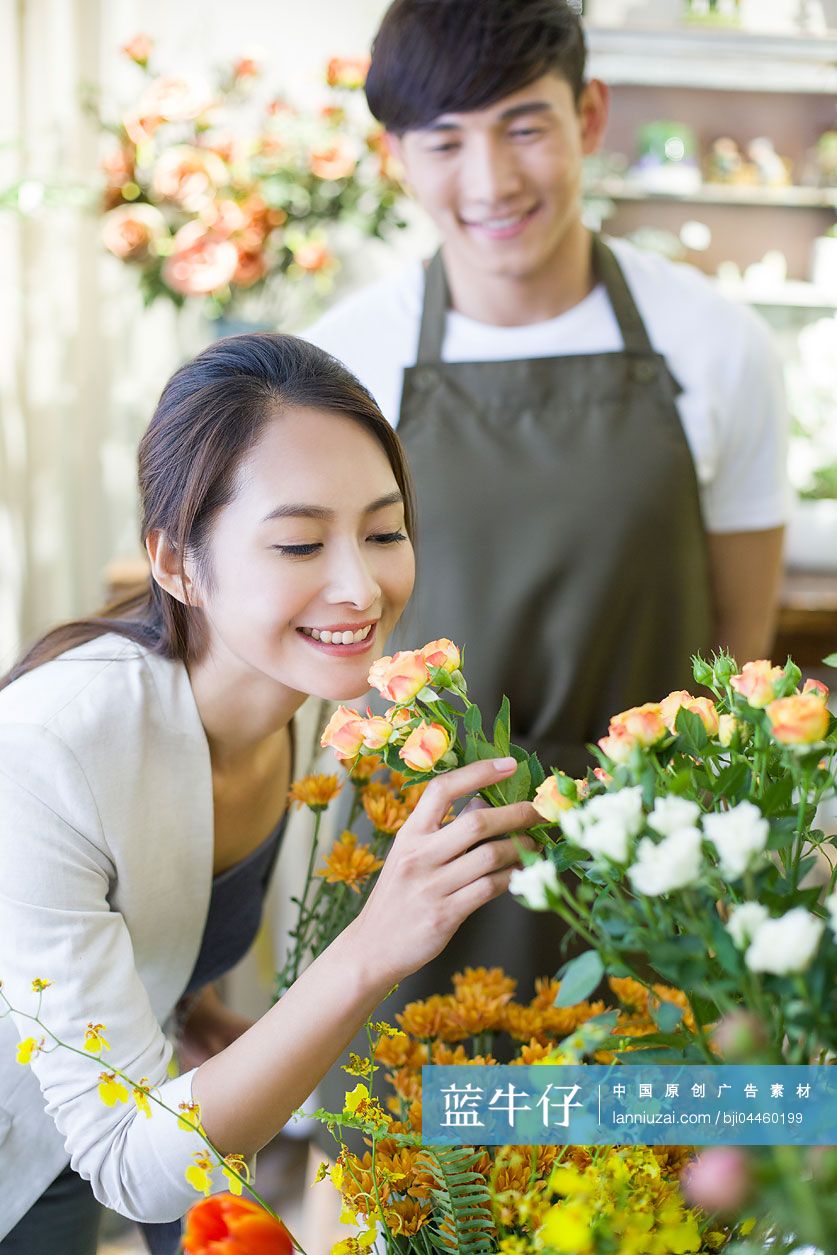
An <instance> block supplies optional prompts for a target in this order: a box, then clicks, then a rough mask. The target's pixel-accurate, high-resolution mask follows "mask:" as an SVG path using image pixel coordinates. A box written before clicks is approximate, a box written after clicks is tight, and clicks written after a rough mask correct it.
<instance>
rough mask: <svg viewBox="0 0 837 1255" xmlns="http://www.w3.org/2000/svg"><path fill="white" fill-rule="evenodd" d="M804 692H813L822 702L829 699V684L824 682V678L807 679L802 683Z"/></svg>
mask: <svg viewBox="0 0 837 1255" xmlns="http://www.w3.org/2000/svg"><path fill="white" fill-rule="evenodd" d="M802 692H803V693H813V694H814V696H815V697H818V698H819V699H820V701H822V702H827V701H828V685H827V684H823V682H822V680H811V679H808V680H806V681H805V683H804V684H803V685H802Z"/></svg>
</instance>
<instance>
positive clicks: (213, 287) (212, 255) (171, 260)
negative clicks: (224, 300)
mask: <svg viewBox="0 0 837 1255" xmlns="http://www.w3.org/2000/svg"><path fill="white" fill-rule="evenodd" d="M237 268H238V249H237V248H236V246H235V245H234V244H233V243H231V242H230V240H218V239H216V238H215V236H214V235H212V233H211V232H209V231H207V229H206V227H204V226H203V224H202V223H200V222H187V223H186V225H185V227H181V228H180V230H179V231H178V232H177V234H176V235H175V237H174V251H173V252H172V254H171V256H169V257H167V258H166V260H165V264H164V265H163V279H164V280H165V282H166V283H167V284H168V285H169V287H170V288H171V289H172V291H174V292H182V293H183V295H184V296H206V294H207V293H208V292H216V291H217V290H218V289H219V288H223V287H225V286H226V284H228V283H229V282H230V281H231V279H232V277H233V275H234V274H235V272H236V270H237Z"/></svg>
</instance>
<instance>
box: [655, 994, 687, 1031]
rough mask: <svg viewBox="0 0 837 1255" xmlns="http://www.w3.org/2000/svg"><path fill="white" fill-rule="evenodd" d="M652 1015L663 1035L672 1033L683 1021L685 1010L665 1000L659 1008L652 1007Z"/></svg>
mask: <svg viewBox="0 0 837 1255" xmlns="http://www.w3.org/2000/svg"><path fill="white" fill-rule="evenodd" d="M651 1015H652V1016H653V1019H654V1023H655V1024H656V1025H657V1028H658V1029H659V1030H660V1032H661V1033H672V1032H674V1030H675V1029H676V1028H677V1025H678V1024H679V1023H680V1021H681V1020H682V1019H683V1008H682V1007H678V1005H677V1003H676V1002H669V1001H668V999H667V998H663V999H662V1001H661V1002H660V1005H659V1006H658V1007H656V1008H654V1007H653V1006H652V1007H651Z"/></svg>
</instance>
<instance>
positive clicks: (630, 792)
mask: <svg viewBox="0 0 837 1255" xmlns="http://www.w3.org/2000/svg"><path fill="white" fill-rule="evenodd" d="M583 810H584V822H585V823H598V822H599V821H601V820H604V819H607V820H613V821H614V822H616V823H621V824H622V825H623V827H624V828H625V831H626V832H627V834H628V836H629V837H635V836H636V834H637V833H638V832H639V830H640V828H641V827H642V823H643V813H642V789H641V787H640V786H639V785H636V786H634V788H632V789H617V790H616V792H615V793H600V794H599V795H598V796H597V797H591V798H590V801H589V802H587V803H585V805H584V808H583Z"/></svg>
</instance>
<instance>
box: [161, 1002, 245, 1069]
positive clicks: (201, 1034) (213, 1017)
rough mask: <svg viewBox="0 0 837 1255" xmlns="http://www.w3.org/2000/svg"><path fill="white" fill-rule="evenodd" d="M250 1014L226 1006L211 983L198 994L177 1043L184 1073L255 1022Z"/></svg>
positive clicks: (218, 1051) (205, 1059) (232, 1040)
mask: <svg viewBox="0 0 837 1255" xmlns="http://www.w3.org/2000/svg"><path fill="white" fill-rule="evenodd" d="M253 1022H254V1021H253V1020H251V1019H250V1018H249V1017H248V1016H245V1015H238V1014H236V1012H235V1011H230V1009H229V1007H225V1006H224V1004H223V1002H222V1001H221V999H220V998H219V997H218V995H217V993H216V992H215V989H214V987H213V986H212V985H207V986H206V988H205V989H202V990H201V991H200V993H199V994H197V995H196V996H195V998H194V1000H193V1002H192V1003H191V1005H190V1006H189V1009H188V1012H187V1015H186V1018H185V1020H184V1021H183V1026H182V1028H181V1031H180V1036H179V1039H178V1043H177V1057H178V1060H179V1062H180V1067H181V1069H182V1070H183V1071H184V1072H188V1071H189V1070H190V1069H191V1068H197V1067H200V1065H201V1064H202V1063H206V1061H207V1059H211V1058H212V1057H213V1056H214V1055H217V1054H219V1053H220V1052H221V1051H222V1050H225V1049H226V1048H227V1046H229V1045H231V1043H232V1042H234V1041H235V1040H236V1038H238V1037H240V1036H241V1034H242V1033H246V1032H247V1029H248V1028H250V1027H251V1025H252V1024H253Z"/></svg>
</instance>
